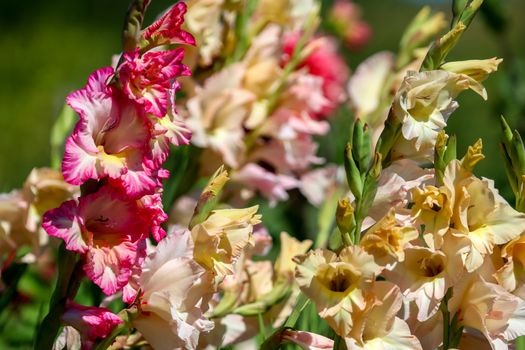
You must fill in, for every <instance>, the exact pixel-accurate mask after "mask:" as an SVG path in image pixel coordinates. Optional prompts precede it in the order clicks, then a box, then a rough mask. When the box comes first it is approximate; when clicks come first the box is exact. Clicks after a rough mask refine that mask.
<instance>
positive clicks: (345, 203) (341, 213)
mask: <svg viewBox="0 0 525 350" xmlns="http://www.w3.org/2000/svg"><path fill="white" fill-rule="evenodd" d="M335 219H336V222H337V227H338V228H339V231H341V232H342V233H346V232H352V229H353V228H354V226H355V222H354V207H353V206H352V204H351V203H350V201H349V200H348V199H346V198H345V199H340V200H339V201H338V203H337V210H336V212H335Z"/></svg>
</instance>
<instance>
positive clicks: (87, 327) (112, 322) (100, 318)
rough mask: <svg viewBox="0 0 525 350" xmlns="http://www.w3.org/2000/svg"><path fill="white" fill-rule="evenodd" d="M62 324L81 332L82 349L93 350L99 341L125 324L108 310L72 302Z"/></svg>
mask: <svg viewBox="0 0 525 350" xmlns="http://www.w3.org/2000/svg"><path fill="white" fill-rule="evenodd" d="M62 322H63V323H64V324H66V325H68V326H71V327H73V328H75V329H76V330H77V331H79V332H80V336H81V337H82V349H91V348H92V345H93V343H94V342H95V341H96V340H97V339H103V338H106V337H107V336H108V335H109V334H110V333H111V331H113V329H114V328H115V327H116V326H117V325H119V324H121V323H124V321H122V320H121V319H120V318H119V317H118V316H117V315H115V314H114V313H112V312H111V311H110V310H108V309H106V308H103V307H95V306H83V305H79V304H77V303H74V302H72V301H68V302H67V304H66V312H65V313H64V314H63V315H62Z"/></svg>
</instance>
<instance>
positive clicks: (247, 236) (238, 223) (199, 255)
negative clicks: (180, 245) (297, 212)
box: [191, 206, 261, 281]
mask: <svg viewBox="0 0 525 350" xmlns="http://www.w3.org/2000/svg"><path fill="white" fill-rule="evenodd" d="M257 210H258V207H257V206H254V207H250V208H246V209H220V210H214V211H212V213H211V214H210V216H209V217H208V218H207V219H206V220H205V221H204V222H202V223H201V224H198V225H196V226H195V227H193V229H192V230H191V233H192V237H193V241H194V242H195V252H194V254H195V256H194V258H195V260H196V261H197V262H198V263H199V264H201V265H202V266H204V267H205V268H206V269H208V270H209V271H211V272H212V273H214V274H215V276H216V279H217V281H221V280H222V279H224V277H225V276H226V275H229V274H233V273H234V270H233V264H234V263H235V262H236V261H237V259H238V258H239V257H240V255H241V253H242V252H243V251H244V249H245V248H246V247H247V246H253V238H252V234H253V227H254V226H255V225H257V224H259V223H260V218H261V216H260V215H257V214H256V213H257Z"/></svg>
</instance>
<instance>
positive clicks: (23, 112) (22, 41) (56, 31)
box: [0, 0, 525, 191]
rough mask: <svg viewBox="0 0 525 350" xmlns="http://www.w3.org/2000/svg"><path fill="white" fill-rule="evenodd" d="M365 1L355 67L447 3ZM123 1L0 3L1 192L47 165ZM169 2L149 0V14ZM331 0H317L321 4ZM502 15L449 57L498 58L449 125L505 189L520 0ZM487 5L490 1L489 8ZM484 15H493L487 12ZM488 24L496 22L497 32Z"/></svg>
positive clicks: (504, 4) (104, 59)
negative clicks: (365, 34)
mask: <svg viewBox="0 0 525 350" xmlns="http://www.w3.org/2000/svg"><path fill="white" fill-rule="evenodd" d="M355 2H356V3H358V4H359V5H360V6H361V7H362V9H363V16H364V18H365V20H366V21H367V22H368V23H369V24H370V25H371V27H372V29H373V37H372V40H371V41H370V42H369V44H368V45H367V46H366V47H365V48H364V49H363V50H362V51H360V52H358V53H352V54H350V55H349V64H350V66H351V67H352V68H355V66H356V65H357V64H358V63H359V62H361V61H362V60H363V59H365V58H366V57H367V56H369V55H370V54H372V53H375V52H377V51H381V50H391V51H396V48H397V43H398V40H399V39H400V37H401V34H402V32H403V29H404V28H405V26H406V25H407V24H408V23H409V21H410V19H411V18H412V17H413V16H414V15H415V13H416V12H417V11H418V10H419V9H420V8H421V6H422V5H424V4H430V5H431V6H432V7H433V8H434V9H440V10H444V11H446V12H447V13H448V14H449V12H450V11H449V8H450V1H414V0H413V1H401V0H360V1H355ZM128 3H129V1H128V0H114V1H107V0H89V1H87V0H85V1H68V0H49V1H45V2H44V1H34V2H31V3H30V4H29V3H27V2H14V1H2V2H0V28H1V35H0V47H1V48H2V52H3V54H2V55H0V77H1V80H2V84H0V132H1V134H0V135H1V137H0V191H8V190H11V189H12V188H15V187H19V186H20V185H21V184H22V183H23V181H24V179H25V177H26V176H27V174H28V173H29V171H30V170H31V168H33V167H35V166H44V165H47V164H49V153H50V147H49V141H48V140H49V132H50V128H51V126H52V124H53V122H54V120H55V118H56V117H57V115H58V113H59V111H60V109H61V107H62V105H63V103H64V99H65V96H66V95H67V94H68V93H69V92H70V91H71V90H74V89H77V88H80V87H81V86H83V84H84V83H85V80H86V78H87V76H88V74H89V73H90V72H92V71H93V70H95V69H97V68H98V67H102V66H105V65H109V63H110V60H111V56H112V55H113V54H115V53H117V52H118V51H119V49H120V29H121V27H122V22H123V17H124V14H125V11H126V8H127V6H128ZM172 3H173V1H172V0H169V1H168V0H155V1H153V2H152V5H151V9H150V10H149V11H148V14H149V16H148V18H147V19H146V22H147V23H148V22H149V21H151V20H152V16H154V15H155V14H158V13H159V12H160V11H161V10H162V9H163V8H166V7H167V6H169V5H171V4H172ZM329 3H330V1H324V5H328V4H329ZM494 3H495V4H500V5H501V8H500V9H499V12H501V15H502V16H503V18H505V21H504V22H502V23H500V22H498V21H494V18H495V16H494V15H492V16H491V17H492V18H493V20H492V21H491V22H490V23H492V26H489V25H488V24H487V23H489V22H487V21H486V20H485V19H486V17H484V18H481V17H483V16H480V17H478V18H477V19H476V20H475V21H474V23H473V25H472V26H471V28H469V30H468V31H467V33H466V35H464V37H463V38H462V40H461V42H460V45H459V46H458V47H457V48H456V49H455V50H454V51H453V52H452V55H451V56H450V57H449V58H450V59H467V58H489V57H492V56H503V57H504V58H505V59H506V61H505V62H504V64H503V67H502V69H501V70H500V71H499V72H498V73H497V74H495V75H494V76H493V77H491V78H490V79H489V81H488V82H487V83H486V86H487V90H488V92H489V101H488V103H484V102H483V101H482V100H481V99H480V98H479V97H478V96H475V95H474V94H473V93H465V94H462V95H461V98H460V105H461V107H460V108H459V110H458V111H457V112H456V113H455V114H454V115H453V116H452V118H451V120H450V126H449V130H450V131H451V132H454V133H456V134H457V135H458V137H459V145H460V152H461V151H462V150H463V149H465V148H466V146H467V145H468V144H471V143H472V142H474V141H475V140H476V139H477V138H478V137H482V138H483V139H484V141H485V146H486V147H485V151H486V155H487V158H488V160H486V161H484V162H482V164H481V165H480V167H479V170H478V172H479V174H480V175H483V176H487V177H491V178H494V179H496V181H497V183H498V185H499V186H500V187H503V186H504V185H505V184H504V172H503V165H502V162H501V160H500V158H499V153H498V144H497V142H498V137H499V127H498V119H497V117H498V116H499V114H502V113H504V114H505V115H507V116H509V118H510V119H511V124H512V125H513V126H518V124H519V123H521V124H525V123H523V121H522V118H521V111H522V105H523V104H524V103H523V101H521V102H520V98H521V99H524V97H525V91H524V89H523V82H522V79H521V78H520V77H521V76H522V75H523V74H522V73H521V71H522V68H521V67H522V62H521V61H520V57H524V56H525V55H524V53H525V40H523V35H524V34H525V30H524V27H523V25H520V23H524V21H525V1H523V0H508V1H501V0H495V1H494ZM489 10H490V9H489ZM485 13H493V14H494V10H493V9H492V10H490V11H487V9H486V10H485ZM490 28H499V29H500V32H499V33H495V32H494V31H493V30H492V29H490Z"/></svg>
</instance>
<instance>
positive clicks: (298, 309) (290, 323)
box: [260, 293, 310, 350]
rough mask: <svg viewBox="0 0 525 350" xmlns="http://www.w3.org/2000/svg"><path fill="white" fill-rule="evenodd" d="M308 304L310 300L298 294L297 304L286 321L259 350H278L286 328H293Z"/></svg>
mask: <svg viewBox="0 0 525 350" xmlns="http://www.w3.org/2000/svg"><path fill="white" fill-rule="evenodd" d="M309 303H310V299H308V297H307V296H306V295H304V294H303V293H301V294H299V297H298V298H297V302H296V303H295V307H294V309H293V311H292V313H291V314H290V316H288V319H287V320H286V322H285V323H284V325H282V326H281V327H279V328H278V329H277V330H275V332H273V333H272V334H271V335H270V336H269V337H268V338H266V340H265V341H264V342H263V343H262V344H261V346H260V349H261V350H276V349H279V347H280V345H281V340H282V339H281V334H282V332H283V331H284V330H285V329H286V328H294V327H295V324H296V323H297V321H298V320H299V317H300V316H301V313H302V312H303V310H304V309H305V308H306V307H307V306H308V304H309Z"/></svg>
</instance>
